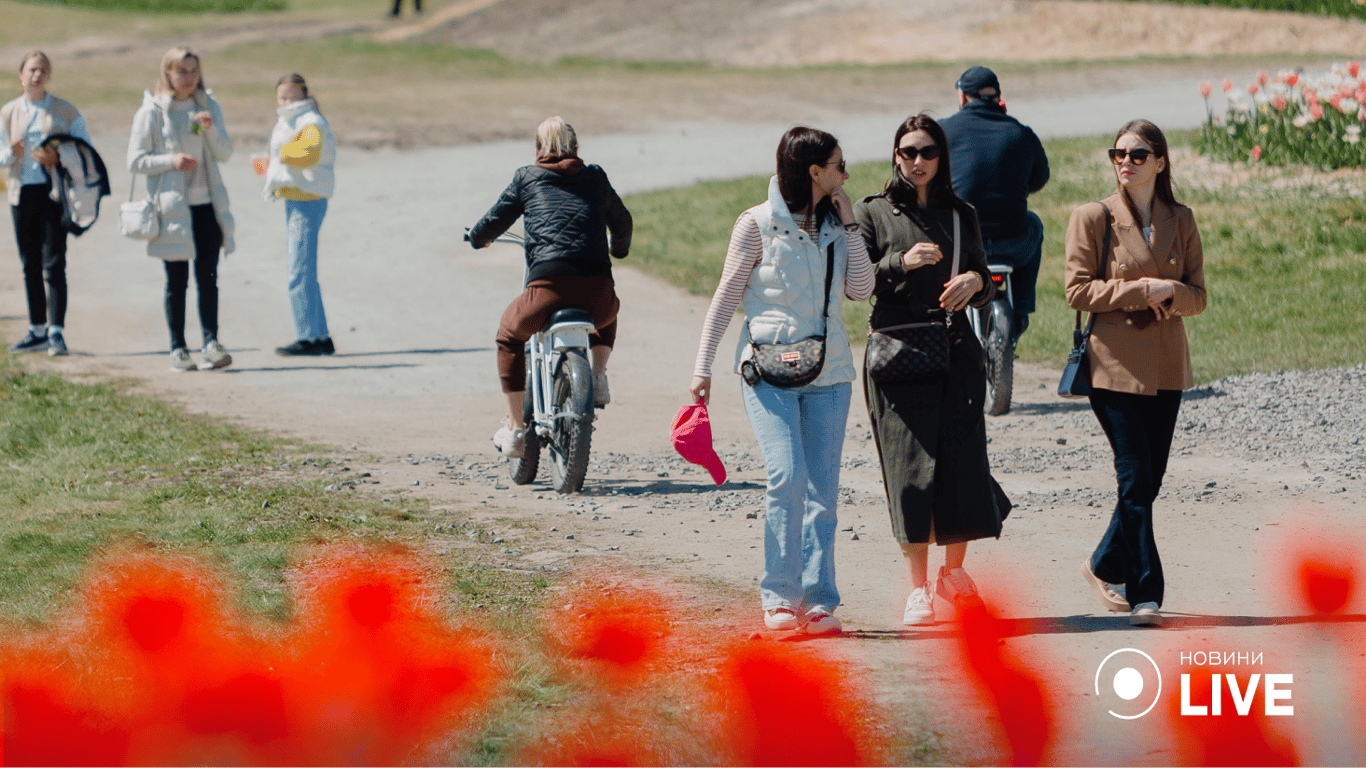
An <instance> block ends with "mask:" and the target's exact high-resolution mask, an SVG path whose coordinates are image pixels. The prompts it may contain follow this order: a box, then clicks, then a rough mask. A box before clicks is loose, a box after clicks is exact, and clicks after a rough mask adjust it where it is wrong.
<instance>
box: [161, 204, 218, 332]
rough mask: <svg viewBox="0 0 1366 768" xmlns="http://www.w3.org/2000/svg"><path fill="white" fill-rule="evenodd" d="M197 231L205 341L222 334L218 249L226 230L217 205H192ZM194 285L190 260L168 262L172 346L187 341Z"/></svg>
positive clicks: (168, 319) (196, 276)
mask: <svg viewBox="0 0 1366 768" xmlns="http://www.w3.org/2000/svg"><path fill="white" fill-rule="evenodd" d="M190 226H191V228H192V231H193V232H194V284H195V288H196V289H197V290H198V291H199V328H200V330H201V331H202V332H203V335H204V343H205V344H208V343H209V342H211V341H213V340H215V339H217V338H218V251H219V249H221V248H222V247H223V230H222V229H220V228H219V226H218V217H217V216H215V215H214V212H213V205H211V204H210V205H192V206H190ZM189 288H190V262H188V261H168V262H166V326H167V327H168V328H169V329H170V331H171V350H172V351H175V350H177V349H180V348H181V347H184V346H186V344H185V294H186V293H187V292H188V291H189Z"/></svg>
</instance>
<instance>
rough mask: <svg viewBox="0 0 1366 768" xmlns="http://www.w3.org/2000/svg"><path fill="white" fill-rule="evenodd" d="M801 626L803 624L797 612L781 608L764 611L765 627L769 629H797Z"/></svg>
mask: <svg viewBox="0 0 1366 768" xmlns="http://www.w3.org/2000/svg"><path fill="white" fill-rule="evenodd" d="M801 625H802V622H801V619H799V618H797V612H796V611H794V610H792V609H791V608H787V607H779V608H773V609H771V610H767V611H764V626H765V627H768V628H769V629H775V630H786V629H796V628H797V627H800V626H801Z"/></svg>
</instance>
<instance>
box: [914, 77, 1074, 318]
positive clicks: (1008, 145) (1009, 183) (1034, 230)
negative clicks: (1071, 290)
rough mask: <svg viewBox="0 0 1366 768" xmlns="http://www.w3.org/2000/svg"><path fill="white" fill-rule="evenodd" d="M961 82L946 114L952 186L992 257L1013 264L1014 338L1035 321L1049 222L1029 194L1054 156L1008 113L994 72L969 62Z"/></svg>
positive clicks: (1038, 185)
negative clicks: (1031, 205)
mask: <svg viewBox="0 0 1366 768" xmlns="http://www.w3.org/2000/svg"><path fill="white" fill-rule="evenodd" d="M955 86H956V87H957V88H958V106H959V109H958V112H956V113H954V114H952V115H950V116H948V117H946V118H944V120H942V121H941V122H940V126H941V127H942V128H943V129H944V133H945V134H946V135H947V136H948V137H949V161H950V164H951V166H952V168H953V191H954V193H955V194H957V195H958V196H959V197H961V198H963V199H964V200H967V201H968V202H969V203H972V206H973V207H974V208H976V209H977V216H978V218H979V219H980V222H981V227H982V244H983V246H984V247H985V249H986V252H987V261H988V262H989V263H992V264H1009V265H1010V266H1012V267H1014V272H1013V273H1012V274H1011V281H1010V282H1011V297H1010V300H1011V304H1013V305H1014V307H1015V323H1014V327H1013V328H1012V331H1011V341H1012V342H1014V341H1018V340H1019V338H1020V334H1022V333H1024V330H1025V328H1027V327H1028V326H1029V315H1030V313H1032V312H1033V311H1034V283H1035V282H1037V281H1038V278H1039V260H1040V258H1041V257H1042V256H1043V222H1042V221H1040V220H1039V217H1038V216H1037V215H1035V214H1033V213H1031V212H1030V211H1029V210H1028V209H1027V208H1026V207H1025V199H1026V198H1028V197H1029V196H1030V195H1032V194H1034V193H1035V192H1038V191H1039V190H1041V189H1043V187H1044V185H1045V184H1047V183H1048V156H1047V155H1046V154H1044V149H1043V143H1042V142H1040V141H1039V137H1038V136H1036V135H1035V134H1034V131H1033V130H1031V129H1030V128H1029V126H1026V125H1023V124H1022V123H1020V121H1019V120H1016V119H1015V118H1013V117H1011V116H1009V115H1007V114H1006V110H1005V104H1004V103H1003V102H1002V101H1001V84H1000V82H998V81H997V79H996V73H994V72H992V71H991V70H990V69H987V68H986V67H971V68H969V69H968V70H967V71H966V72H964V73H963V74H962V76H960V77H959V78H958V82H957V83H955Z"/></svg>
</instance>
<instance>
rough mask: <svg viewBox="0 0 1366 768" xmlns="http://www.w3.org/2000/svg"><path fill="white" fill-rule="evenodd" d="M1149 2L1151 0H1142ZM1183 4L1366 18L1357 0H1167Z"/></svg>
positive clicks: (1365, 10) (1365, 13)
mask: <svg viewBox="0 0 1366 768" xmlns="http://www.w3.org/2000/svg"><path fill="white" fill-rule="evenodd" d="M1142 1H1143V2H1148V1H1149V0H1142ZM1166 1H1167V2H1174V3H1178V4H1181V5H1213V6H1217V7H1220V8H1251V9H1253V10H1256V11H1288V12H1290V13H1309V14H1315V15H1318V16H1341V17H1342V18H1344V19H1366V5H1363V4H1362V3H1358V2H1357V1H1356V0H1166Z"/></svg>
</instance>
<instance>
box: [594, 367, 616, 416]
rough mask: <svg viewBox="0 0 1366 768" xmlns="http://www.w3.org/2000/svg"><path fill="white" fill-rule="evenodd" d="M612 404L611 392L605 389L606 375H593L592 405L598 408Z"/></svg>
mask: <svg viewBox="0 0 1366 768" xmlns="http://www.w3.org/2000/svg"><path fill="white" fill-rule="evenodd" d="M610 402H612V391H611V390H610V389H608V388H607V374H606V373H595V374H593V405H595V406H597V407H598V408H601V407H603V406H604V405H607V404H608V403H610Z"/></svg>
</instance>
